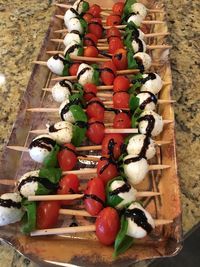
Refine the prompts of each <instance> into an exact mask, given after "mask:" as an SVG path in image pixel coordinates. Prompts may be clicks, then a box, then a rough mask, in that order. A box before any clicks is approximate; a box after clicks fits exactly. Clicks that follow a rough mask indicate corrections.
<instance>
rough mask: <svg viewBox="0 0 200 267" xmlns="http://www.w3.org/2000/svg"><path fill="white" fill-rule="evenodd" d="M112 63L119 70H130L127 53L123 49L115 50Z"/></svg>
mask: <svg viewBox="0 0 200 267" xmlns="http://www.w3.org/2000/svg"><path fill="white" fill-rule="evenodd" d="M112 61H113V63H114V64H115V66H116V68H117V69H118V70H125V69H127V68H128V60H127V51H126V50H125V49H123V48H120V49H117V50H115V52H114V54H113V56H112Z"/></svg>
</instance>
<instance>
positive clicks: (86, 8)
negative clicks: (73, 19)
mask: <svg viewBox="0 0 200 267" xmlns="http://www.w3.org/2000/svg"><path fill="white" fill-rule="evenodd" d="M89 8H90V6H89V3H88V2H86V1H84V2H83V4H82V9H83V11H82V13H86V12H87V11H88V10H89Z"/></svg>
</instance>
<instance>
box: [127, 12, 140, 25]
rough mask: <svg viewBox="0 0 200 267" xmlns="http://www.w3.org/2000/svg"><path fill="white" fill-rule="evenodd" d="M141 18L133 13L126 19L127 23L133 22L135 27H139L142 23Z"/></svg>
mask: <svg viewBox="0 0 200 267" xmlns="http://www.w3.org/2000/svg"><path fill="white" fill-rule="evenodd" d="M142 20H143V18H142V16H140V15H139V14H136V13H133V14H132V15H131V16H130V17H129V18H128V21H127V22H128V23H129V22H133V23H134V24H135V25H136V26H138V27H140V25H141V23H142Z"/></svg>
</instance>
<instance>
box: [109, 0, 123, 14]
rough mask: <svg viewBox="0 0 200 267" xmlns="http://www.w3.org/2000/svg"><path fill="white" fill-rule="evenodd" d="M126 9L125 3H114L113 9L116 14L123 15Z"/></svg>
mask: <svg viewBox="0 0 200 267" xmlns="http://www.w3.org/2000/svg"><path fill="white" fill-rule="evenodd" d="M123 9H124V3H122V2H117V3H115V4H114V5H113V8H112V11H113V13H114V14H116V15H119V16H121V15H122V13H123Z"/></svg>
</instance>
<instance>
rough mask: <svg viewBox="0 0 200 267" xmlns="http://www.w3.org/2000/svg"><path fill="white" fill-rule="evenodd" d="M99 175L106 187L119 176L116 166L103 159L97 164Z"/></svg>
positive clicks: (107, 159)
mask: <svg viewBox="0 0 200 267" xmlns="http://www.w3.org/2000/svg"><path fill="white" fill-rule="evenodd" d="M97 175H98V177H99V178H101V179H102V181H103V183H104V185H106V184H107V182H108V181H109V180H111V179H113V178H115V177H116V176H117V175H118V170H117V167H116V164H114V163H112V161H111V160H110V159H109V158H105V157H103V158H101V159H100V160H99V161H98V163H97Z"/></svg>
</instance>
